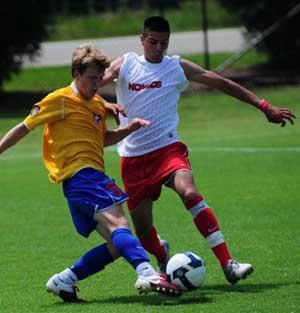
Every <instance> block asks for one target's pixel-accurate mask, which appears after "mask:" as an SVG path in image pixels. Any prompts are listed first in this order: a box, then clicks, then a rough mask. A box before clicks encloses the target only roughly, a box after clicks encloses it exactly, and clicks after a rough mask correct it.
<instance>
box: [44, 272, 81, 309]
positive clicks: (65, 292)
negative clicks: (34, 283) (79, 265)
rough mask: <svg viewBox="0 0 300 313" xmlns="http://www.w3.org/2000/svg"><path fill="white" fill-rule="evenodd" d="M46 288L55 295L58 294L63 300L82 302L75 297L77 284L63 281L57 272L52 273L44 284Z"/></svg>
mask: <svg viewBox="0 0 300 313" xmlns="http://www.w3.org/2000/svg"><path fill="white" fill-rule="evenodd" d="M46 290H47V291H48V292H50V293H52V294H53V295H55V296H59V297H60V298H61V299H62V300H63V301H64V302H72V303H76V302H77V303H79V302H84V301H83V300H82V299H79V298H78V297H77V291H79V289H78V287H77V286H74V285H69V284H65V283H63V282H62V281H61V280H60V279H59V276H58V274H54V275H53V276H52V277H51V278H50V279H49V280H48V282H47V284H46Z"/></svg>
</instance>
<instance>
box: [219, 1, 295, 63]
mask: <svg viewBox="0 0 300 313" xmlns="http://www.w3.org/2000/svg"><path fill="white" fill-rule="evenodd" d="M219 2H220V4H221V5H223V6H224V7H225V8H226V9H227V10H228V11H230V12H235V14H236V16H237V17H238V18H239V20H240V21H241V23H242V24H243V25H244V26H245V27H246V29H247V30H248V32H249V33H250V34H252V35H253V36H255V35H257V34H260V33H263V32H264V30H266V29H268V27H270V26H271V25H273V26H274V28H276V30H275V31H274V32H272V33H271V34H270V35H269V36H267V37H266V38H264V40H263V41H262V43H261V44H260V45H258V49H259V50H260V51H264V52H266V53H267V54H268V55H269V56H270V61H269V65H271V66H272V67H275V68H287V67H290V68H295V67H298V68H300V63H299V62H298V57H299V55H300V14H299V11H300V2H299V0H285V1H282V0H252V1H249V0H238V1H237V0H219ZM292 9H294V13H296V14H295V15H294V16H292V17H291V18H289V16H287V14H288V12H291V10H292ZM276 23H277V24H276ZM277 26H278V27H277Z"/></svg>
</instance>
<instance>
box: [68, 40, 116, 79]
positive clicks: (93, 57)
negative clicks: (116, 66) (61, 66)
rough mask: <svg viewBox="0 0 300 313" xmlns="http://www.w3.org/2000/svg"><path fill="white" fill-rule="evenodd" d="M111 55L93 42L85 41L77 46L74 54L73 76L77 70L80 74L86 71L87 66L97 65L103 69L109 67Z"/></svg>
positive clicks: (100, 69)
mask: <svg viewBox="0 0 300 313" xmlns="http://www.w3.org/2000/svg"><path fill="white" fill-rule="evenodd" d="M110 61H111V60H110V57H108V56H107V55H106V54H105V53H103V52H102V51H100V50H98V49H97V47H96V46H94V45H93V44H91V43H85V44H83V45H81V46H79V47H78V48H76V49H75V50H74V52H73V54H72V76H73V77H74V72H75V71H76V70H77V71H78V72H79V73H80V74H82V73H84V71H85V70H86V68H87V67H96V68H97V69H98V70H99V71H102V70H104V69H106V68H108V67H109V65H110Z"/></svg>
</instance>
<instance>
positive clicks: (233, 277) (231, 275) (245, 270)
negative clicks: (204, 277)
mask: <svg viewBox="0 0 300 313" xmlns="http://www.w3.org/2000/svg"><path fill="white" fill-rule="evenodd" d="M253 271H254V269H253V267H252V265H251V264H247V263H239V262H237V261H235V260H230V261H229V262H228V264H227V265H226V267H225V268H224V274H225V277H226V279H227V280H228V282H230V283H231V284H233V285H234V284H235V283H237V282H238V281H239V280H240V279H245V278H246V277H247V276H248V275H250V274H251V273H252V272H253Z"/></svg>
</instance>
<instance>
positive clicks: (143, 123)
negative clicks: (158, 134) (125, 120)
mask: <svg viewBox="0 0 300 313" xmlns="http://www.w3.org/2000/svg"><path fill="white" fill-rule="evenodd" d="M150 124H151V122H150V121H147V120H144V119H142V118H138V117H135V118H134V119H133V120H132V121H131V123H130V124H129V125H128V128H129V130H130V132H134V131H136V130H138V129H140V128H142V127H148V126H149V125H150Z"/></svg>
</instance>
